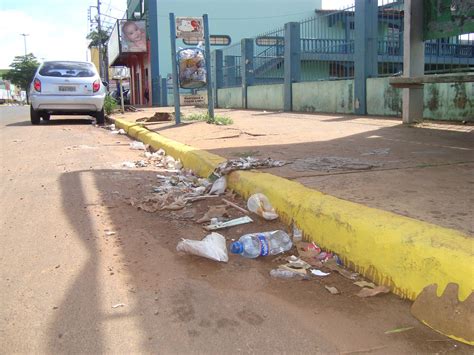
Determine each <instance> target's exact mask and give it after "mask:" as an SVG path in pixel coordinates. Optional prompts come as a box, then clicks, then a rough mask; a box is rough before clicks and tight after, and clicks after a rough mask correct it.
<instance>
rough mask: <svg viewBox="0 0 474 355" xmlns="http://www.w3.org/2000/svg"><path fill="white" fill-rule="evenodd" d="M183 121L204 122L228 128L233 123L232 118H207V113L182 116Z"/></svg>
mask: <svg viewBox="0 0 474 355" xmlns="http://www.w3.org/2000/svg"><path fill="white" fill-rule="evenodd" d="M183 120H184V121H205V122H206V123H209V124H215V125H218V126H228V125H231V124H233V123H234V121H233V120H232V118H230V117H226V116H217V115H214V118H212V117H209V114H208V113H192V114H190V115H185V116H183Z"/></svg>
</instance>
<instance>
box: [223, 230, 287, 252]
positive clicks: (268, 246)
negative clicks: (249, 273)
mask: <svg viewBox="0 0 474 355" xmlns="http://www.w3.org/2000/svg"><path fill="white" fill-rule="evenodd" d="M292 246H293V244H292V242H291V238H290V236H289V235H288V234H286V233H285V232H284V231H281V230H277V231H273V232H263V233H253V234H245V235H243V236H242V237H240V239H239V240H238V241H236V242H233V243H232V244H231V245H230V251H231V253H233V254H240V255H242V256H244V257H246V258H256V257H259V256H267V255H269V254H270V255H276V254H279V253H283V252H285V251H287V250H290V249H291V247H292Z"/></svg>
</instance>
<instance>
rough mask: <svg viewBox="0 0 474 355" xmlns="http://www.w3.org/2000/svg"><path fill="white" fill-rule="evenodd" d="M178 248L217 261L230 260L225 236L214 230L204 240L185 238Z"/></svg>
mask: <svg viewBox="0 0 474 355" xmlns="http://www.w3.org/2000/svg"><path fill="white" fill-rule="evenodd" d="M176 250H177V251H182V252H185V253H188V254H193V255H198V256H202V257H204V258H208V259H211V260H215V261H222V262H227V261H228V260H229V256H228V254H227V246H226V241H225V238H224V236H222V235H221V234H219V233H214V232H213V233H211V234H209V235H207V236H206V237H204V239H203V240H191V239H183V240H182V241H180V242H179V243H178V246H177V247H176Z"/></svg>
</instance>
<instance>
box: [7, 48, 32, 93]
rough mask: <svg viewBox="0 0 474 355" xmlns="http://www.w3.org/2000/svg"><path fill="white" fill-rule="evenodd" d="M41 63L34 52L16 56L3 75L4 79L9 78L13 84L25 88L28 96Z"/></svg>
mask: <svg viewBox="0 0 474 355" xmlns="http://www.w3.org/2000/svg"><path fill="white" fill-rule="evenodd" d="M39 65H40V63H38V61H37V60H36V57H35V56H34V55H33V53H30V54H27V55H20V56H16V57H15V59H13V62H12V64H10V68H11V69H10V70H9V71H7V72H6V73H5V74H4V75H3V79H5V80H9V81H11V82H12V84H14V85H16V86H19V87H20V88H21V89H23V90H25V91H26V95H27V98H28V87H29V85H30V83H31V81H32V80H33V77H34V76H35V72H36V69H38V67H39Z"/></svg>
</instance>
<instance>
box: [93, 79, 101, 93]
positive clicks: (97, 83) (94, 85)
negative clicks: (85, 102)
mask: <svg viewBox="0 0 474 355" xmlns="http://www.w3.org/2000/svg"><path fill="white" fill-rule="evenodd" d="M99 89H100V80H96V81H94V84H92V91H94V92H97V91H99Z"/></svg>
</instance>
